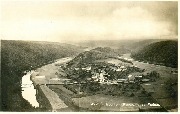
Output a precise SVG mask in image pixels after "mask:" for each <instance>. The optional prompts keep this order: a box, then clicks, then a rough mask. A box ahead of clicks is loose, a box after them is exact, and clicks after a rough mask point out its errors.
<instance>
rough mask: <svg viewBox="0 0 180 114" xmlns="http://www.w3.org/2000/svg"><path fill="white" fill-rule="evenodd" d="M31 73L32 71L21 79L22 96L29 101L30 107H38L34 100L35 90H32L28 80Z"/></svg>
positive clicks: (32, 87) (30, 82)
mask: <svg viewBox="0 0 180 114" xmlns="http://www.w3.org/2000/svg"><path fill="white" fill-rule="evenodd" d="M32 73H33V71H31V72H27V74H26V75H24V76H23V77H22V84H21V88H22V96H23V98H24V99H26V100H27V101H29V102H30V104H31V105H32V106H34V107H39V103H38V102H37V100H36V89H34V86H33V84H32V81H31V80H30V75H31V74H32Z"/></svg>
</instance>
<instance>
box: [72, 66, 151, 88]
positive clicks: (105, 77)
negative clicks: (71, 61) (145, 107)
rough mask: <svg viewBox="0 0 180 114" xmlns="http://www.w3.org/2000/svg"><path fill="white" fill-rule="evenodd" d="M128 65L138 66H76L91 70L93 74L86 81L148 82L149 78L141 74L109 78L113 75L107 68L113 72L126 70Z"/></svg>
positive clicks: (103, 82)
mask: <svg viewBox="0 0 180 114" xmlns="http://www.w3.org/2000/svg"><path fill="white" fill-rule="evenodd" d="M128 67H134V68H137V67H136V66H133V65H131V66H125V65H112V64H108V65H101V66H100V67H97V66H96V65H94V66H93V65H90V64H88V65H86V66H85V67H80V68H78V67H75V68H74V70H75V71H79V70H82V71H85V72H90V73H91V76H90V77H87V78H86V81H91V82H99V83H101V84H118V83H135V82H137V81H141V82H148V81H149V79H144V77H143V76H141V75H137V76H134V75H127V76H126V77H125V78H118V79H117V78H116V79H109V77H111V75H110V74H109V73H108V72H106V71H107V69H108V70H111V71H113V72H124V71H127V70H128Z"/></svg>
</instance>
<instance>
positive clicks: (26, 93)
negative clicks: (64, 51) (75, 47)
mask: <svg viewBox="0 0 180 114" xmlns="http://www.w3.org/2000/svg"><path fill="white" fill-rule="evenodd" d="M70 60H72V58H71V57H66V58H61V59H58V60H56V62H55V63H52V65H55V64H60V63H66V62H67V61H70ZM45 66H46V65H45ZM33 72H34V71H29V72H27V73H26V75H24V76H23V77H22V84H21V88H22V97H23V98H24V99H26V100H27V101H28V102H30V104H31V105H32V106H34V107H39V103H38V102H37V100H36V89H34V85H33V82H32V81H31V79H30V76H31V74H32V73H33Z"/></svg>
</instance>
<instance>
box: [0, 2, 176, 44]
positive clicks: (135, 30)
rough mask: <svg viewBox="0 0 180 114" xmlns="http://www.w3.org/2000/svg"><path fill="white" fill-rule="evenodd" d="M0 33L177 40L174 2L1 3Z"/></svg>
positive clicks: (54, 37)
mask: <svg viewBox="0 0 180 114" xmlns="http://www.w3.org/2000/svg"><path fill="white" fill-rule="evenodd" d="M1 31H2V32H1V33H0V35H1V38H2V39H7V40H45V41H65V40H71V41H73V40H96V39H98V40H106V39H111V40H113V39H114V40H118V39H127V38H133V39H135V38H177V35H178V2H146V1H144V2H137V1H136V2H123V1H116V2H108V1H101V2H97V1H94V2H93V1H91V2H82V1H81V2H75V1H74V2H63V1H51V2H50V1H46V2H45V1H26V2H23V1H14V2H12V1H11V2H8V1H3V2H2V3H1Z"/></svg>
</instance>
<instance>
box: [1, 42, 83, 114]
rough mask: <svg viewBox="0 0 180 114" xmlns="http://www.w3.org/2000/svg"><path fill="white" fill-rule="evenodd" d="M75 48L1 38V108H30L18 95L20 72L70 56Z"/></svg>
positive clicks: (30, 109)
mask: <svg viewBox="0 0 180 114" xmlns="http://www.w3.org/2000/svg"><path fill="white" fill-rule="evenodd" d="M79 51H80V49H79V47H76V46H72V45H67V44H60V43H50V42H30V41H5V40H2V41H1V65H2V68H1V98H2V102H1V110H3V111H32V110H33V109H34V108H33V107H31V106H30V104H29V103H28V102H27V101H25V100H24V99H23V98H22V96H21V87H20V86H21V85H20V84H21V77H22V76H23V73H22V72H23V71H25V70H30V69H34V68H36V67H38V66H39V65H43V64H46V63H48V62H49V61H53V60H55V59H58V58H62V57H66V56H74V55H76V54H77V53H78V52H79Z"/></svg>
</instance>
